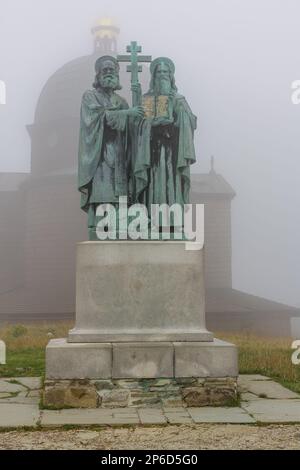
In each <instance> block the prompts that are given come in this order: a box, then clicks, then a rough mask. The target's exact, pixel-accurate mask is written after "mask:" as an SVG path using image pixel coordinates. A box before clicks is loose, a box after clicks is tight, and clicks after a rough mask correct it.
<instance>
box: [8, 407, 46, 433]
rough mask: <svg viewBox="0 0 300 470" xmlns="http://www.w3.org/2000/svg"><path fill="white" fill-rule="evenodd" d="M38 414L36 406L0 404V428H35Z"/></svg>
mask: <svg viewBox="0 0 300 470" xmlns="http://www.w3.org/2000/svg"><path fill="white" fill-rule="evenodd" d="M39 416H40V412H39V408H38V406H37V405H21V404H16V403H11V404H7V403H6V404H0V427H3V428H6V427H7V428H8V427H22V426H36V425H37V423H38V420H39Z"/></svg>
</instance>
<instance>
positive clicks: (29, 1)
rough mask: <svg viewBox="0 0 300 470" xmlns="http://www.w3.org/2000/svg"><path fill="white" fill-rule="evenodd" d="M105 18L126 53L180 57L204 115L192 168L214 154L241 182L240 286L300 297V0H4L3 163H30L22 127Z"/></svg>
mask: <svg viewBox="0 0 300 470" xmlns="http://www.w3.org/2000/svg"><path fill="white" fill-rule="evenodd" d="M101 17H112V18H114V19H115V21H116V23H117V24H118V25H119V27H120V35H119V38H118V52H119V53H124V52H125V50H126V49H125V48H126V45H127V44H128V43H129V42H130V41H131V40H137V41H138V42H139V44H141V45H142V47H143V53H145V54H151V55H152V57H153V58H155V57H157V56H168V57H170V58H172V59H173V60H174V62H175V64H176V83H177V86H178V90H179V92H180V93H181V94H183V95H185V97H186V98H187V100H188V102H189V104H190V106H191V108H192V110H193V112H194V114H196V115H197V116H198V129H197V132H196V135H195V143H196V152H197V159H198V160H197V164H195V165H194V166H193V170H192V171H193V172H195V173H205V172H207V171H209V160H210V156H211V155H214V157H215V168H216V171H217V172H218V173H220V174H222V175H223V177H224V178H225V179H226V180H227V181H228V182H229V183H230V184H231V186H232V187H233V188H234V190H235V192H236V197H235V198H234V200H233V202H232V256H233V258H232V260H233V264H232V269H233V286H234V287H235V288H236V289H240V290H242V291H245V292H248V293H252V294H255V295H258V296H263V297H266V298H268V299H273V300H276V301H279V302H283V303H286V304H288V305H293V306H297V307H300V289H299V278H300V276H299V266H300V248H299V243H298V240H299V231H300V216H299V207H300V205H299V203H300V184H299V176H300V133H299V125H300V105H294V104H292V101H291V94H292V90H291V84H292V82H293V81H294V80H297V79H300V62H299V54H298V50H297V49H298V44H299V43H300V29H299V17H300V3H299V1H297V0H286V1H282V0H226V1H225V0H223V1H222V0H187V1H185V2H183V1H178V0H172V1H170V0H164V1H161V0H160V1H158V0H151V2H150V1H149V2H146V1H145V0H143V1H141V0H138V1H136V0H127V1H120V0H115V1H114V2H113V1H102V0H85V1H83V0H77V1H76V2H74V0H73V1H71V0H43V1H42V2H38V1H37V0H22V1H21V0H18V1H16V0H0V80H3V81H4V82H5V83H6V93H7V96H6V104H5V105H0V172H21V173H22V172H30V168H31V159H30V155H31V145H30V138H29V135H28V132H27V130H26V127H25V126H26V125H28V124H32V123H33V121H34V112H35V107H36V105H37V101H38V98H39V95H40V93H41V90H42V88H43V86H44V85H45V83H46V82H47V80H48V79H49V77H50V76H51V75H52V74H54V73H55V71H56V70H57V69H59V68H60V67H62V66H63V65H64V64H65V63H67V62H69V61H71V60H73V59H76V58H77V57H80V56H85V55H89V54H91V53H92V50H93V40H92V36H91V33H90V30H91V27H92V26H93V24H94V22H95V21H96V20H97V19H99V18H101ZM92 81H93V77H92V76H91V84H92ZM144 91H145V90H144ZM121 94H122V93H121ZM76 161H77V155H74V164H75V163H76ZM79 210H80V209H79V206H78V211H79ZM0 223H3V222H2V221H0Z"/></svg>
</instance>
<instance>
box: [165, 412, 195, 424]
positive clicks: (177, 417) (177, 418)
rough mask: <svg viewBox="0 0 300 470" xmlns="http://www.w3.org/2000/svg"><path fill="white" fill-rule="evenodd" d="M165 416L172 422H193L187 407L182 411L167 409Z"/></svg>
mask: <svg viewBox="0 0 300 470" xmlns="http://www.w3.org/2000/svg"><path fill="white" fill-rule="evenodd" d="M165 416H166V418H167V420H168V423H170V424H191V423H192V422H193V420H192V418H191V415H190V414H189V413H188V411H187V410H186V409H183V410H182V411H165Z"/></svg>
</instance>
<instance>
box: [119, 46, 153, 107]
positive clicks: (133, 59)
mask: <svg viewBox="0 0 300 470" xmlns="http://www.w3.org/2000/svg"><path fill="white" fill-rule="evenodd" d="M126 51H127V52H130V55H118V56H117V60H118V62H130V65H127V68H126V70H127V72H131V85H132V105H133V106H138V105H140V104H141V103H139V98H140V94H139V91H138V85H139V72H141V71H142V66H141V65H139V62H151V60H152V57H151V55H138V54H139V53H140V52H142V47H141V46H138V44H137V42H136V41H131V43H130V45H129V46H127V48H126Z"/></svg>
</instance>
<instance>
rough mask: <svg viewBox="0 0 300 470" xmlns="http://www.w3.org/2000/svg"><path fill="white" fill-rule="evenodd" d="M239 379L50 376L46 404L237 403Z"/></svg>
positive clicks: (134, 405) (228, 404) (45, 395)
mask: <svg viewBox="0 0 300 470" xmlns="http://www.w3.org/2000/svg"><path fill="white" fill-rule="evenodd" d="M237 398H238V395H237V379H236V378H235V377H226V378H214V379H212V378H202V379H200V378H198V379H197V378H181V379H180V378H177V379H138V380H134V379H124V380H98V381H97V380H47V381H46V382H45V391H44V406H45V407H50V408H57V409H60V408H64V407H73V408H96V407H99V408H122V407H134V408H149V407H150V408H151V407H161V406H164V407H168V408H171V407H173V408H177V409H178V407H199V406H234V405H236V404H237Z"/></svg>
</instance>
